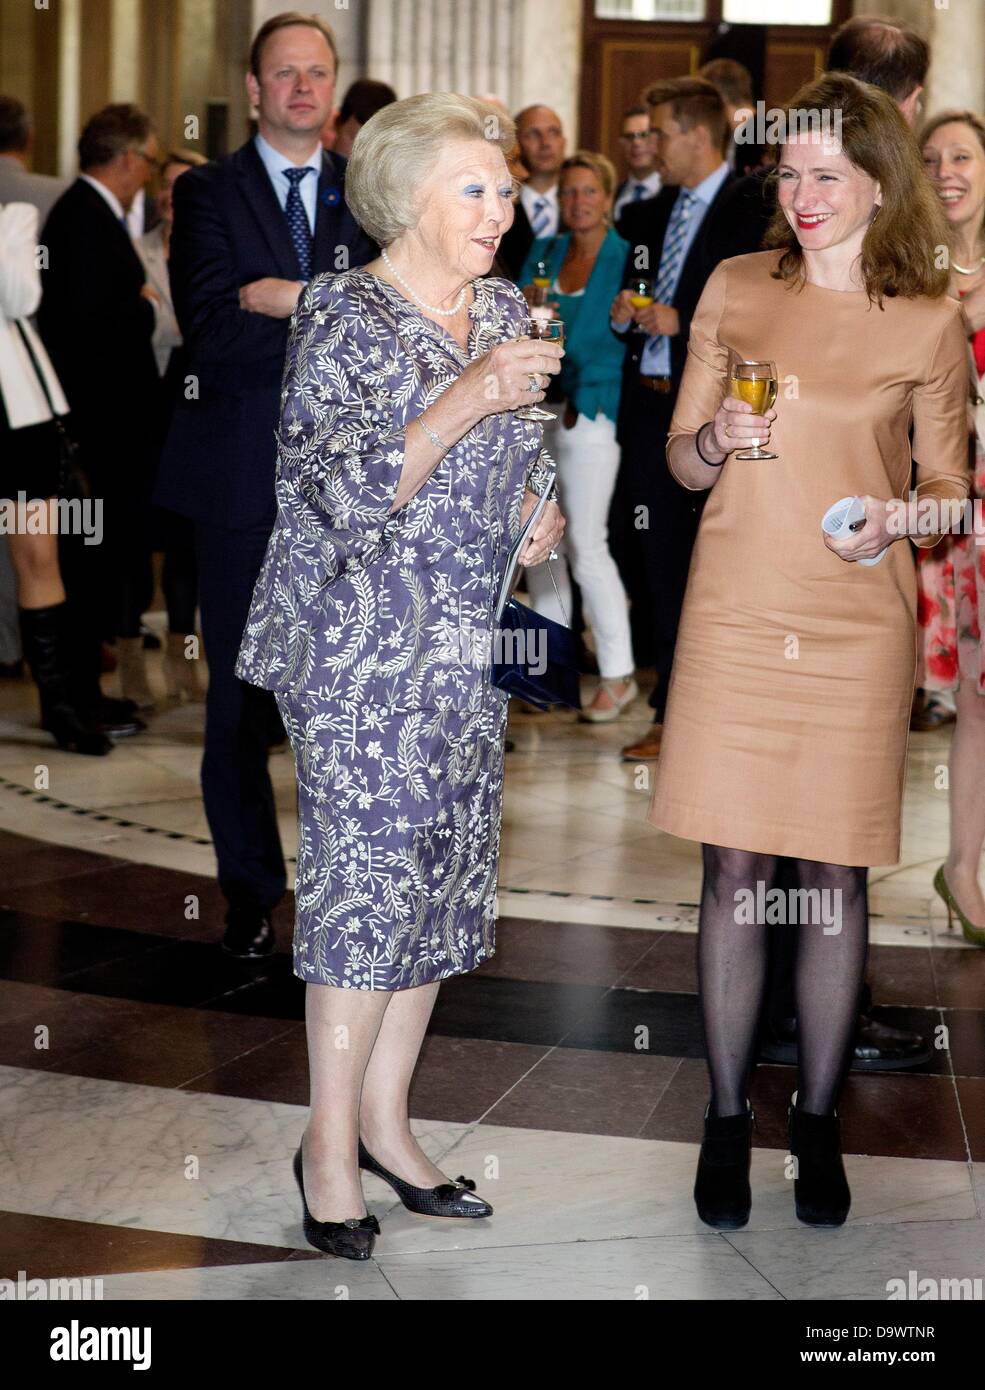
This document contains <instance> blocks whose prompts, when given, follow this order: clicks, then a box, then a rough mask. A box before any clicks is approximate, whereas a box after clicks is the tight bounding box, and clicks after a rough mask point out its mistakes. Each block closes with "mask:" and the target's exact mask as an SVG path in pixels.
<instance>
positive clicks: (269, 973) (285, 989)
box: [208, 954, 305, 1022]
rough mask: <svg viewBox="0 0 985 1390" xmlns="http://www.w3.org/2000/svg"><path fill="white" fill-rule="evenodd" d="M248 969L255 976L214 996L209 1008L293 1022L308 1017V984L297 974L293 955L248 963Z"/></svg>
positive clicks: (246, 969) (282, 955) (245, 969)
mask: <svg viewBox="0 0 985 1390" xmlns="http://www.w3.org/2000/svg"><path fill="white" fill-rule="evenodd" d="M245 973H250V974H252V975H253V979H252V980H250V981H249V982H247V983H244V984H243V985H242V986H241V987H240V988H239V989H234V990H229V991H228V992H226V993H225V994H222V995H221V996H220V995H217V996H215V997H213V998H211V999H210V1000H209V1001H208V1005H209V1008H210V1009H220V1010H221V1011H222V1012H224V1013H234V1014H238V1013H245V1014H253V1015H255V1016H256V1017H261V1016H262V1017H264V1018H286V1019H289V1020H291V1021H292V1022H298V1021H299V1020H302V1019H303V1018H304V991H305V984H304V981H303V980H299V979H298V977H297V975H295V974H294V971H293V968H292V963H291V957H290V956H289V955H284V954H278V955H276V956H274V957H273V958H272V959H268V960H266V961H263V962H262V963H260V964H258V965H256V966H253V967H245V966H244V974H245Z"/></svg>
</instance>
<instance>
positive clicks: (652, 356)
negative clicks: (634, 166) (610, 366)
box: [611, 77, 747, 762]
mask: <svg viewBox="0 0 985 1390" xmlns="http://www.w3.org/2000/svg"><path fill="white" fill-rule="evenodd" d="M644 95H645V99H646V102H647V105H648V106H649V108H650V129H651V131H652V132H653V135H654V139H655V142H656V150H657V165H658V168H659V170H660V175H661V178H662V179H663V182H664V185H665V187H664V188H663V189H662V190H661V192H660V193H659V194H658V195H657V197H656V198H652V199H649V200H648V201H642V202H639V203H637V204H636V206H632V205H630V207H629V208H627V209H626V211H625V213H624V214H623V218H622V222H621V223H620V232H621V235H622V236H624V237H625V238H626V240H627V241H628V242H629V247H630V249H629V255H628V257H627V260H626V276H625V281H624V284H626V285H627V286H628V285H629V284H630V282H631V281H632V279H633V278H634V277H636V276H645V277H647V278H648V279H650V280H651V281H653V282H654V289H653V303H652V304H649V305H647V306H646V307H645V308H634V307H633V305H632V303H631V300H630V293H629V290H628V289H624V290H622V291H621V292H620V293H619V295H618V296H617V297H616V299H615V301H614V303H613V306H612V311H611V313H612V327H613V330H614V331H615V332H617V333H622V334H623V335H625V338H626V360H625V365H624V367H623V381H622V395H621V398H620V405H619V420H618V422H617V437H618V440H619V443H620V445H621V447H622V461H621V464H620V475H619V482H618V485H617V489H616V494H615V497H614V499H613V505H612V513H611V521H612V532H613V537H614V540H615V543H616V550H615V552H614V553H617V554H618V556H619V558H620V559H621V561H622V563H623V565H624V567H625V570H624V579H625V582H626V587H627V589H628V591H629V593H630V596H631V599H632V601H633V642H634V648H635V649H636V658H637V665H649V664H651V663H652V664H653V665H654V666H655V667H656V672H657V682H656V685H655V687H654V690H653V693H652V695H651V696H650V704H651V705H652V706H653V714H654V722H653V725H652V726H651V728H650V729H649V730H648V731H647V733H646V735H645V736H644V737H643V738H642V739H639V740H637V741H636V742H634V743H631V744H629V745H628V746H627V747H626V748H624V749H623V758H624V759H625V760H626V761H627V762H637V761H640V760H644V759H650V758H656V757H657V756H658V755H659V752H660V737H661V733H662V730H663V711H664V703H665V701H666V698H667V686H668V683H669V680H670V669H671V664H672V662H673V657H674V646H675V643H676V641H677V624H678V619H679V617H680V610H681V604H682V603H683V601H684V589H685V586H686V583H687V571H688V565H689V563H690V560H691V549H692V546H693V545H694V538H695V535H696V533H697V527H698V520H699V518H700V509H701V504H702V502H703V500H704V497H705V493H701V492H687V491H685V489H684V488H682V487H681V486H680V485H679V484H678V483H677V482H675V480H674V479H673V478H672V477H671V475H670V473H669V472H668V469H667V463H666V458H665V452H664V451H665V448H666V443H667V430H668V428H669V426H670V420H671V416H672V415H673V412H674V403H675V401H676V399H677V391H678V388H679V386H680V382H681V377H682V375H683V373H684V362H685V359H686V357H687V340H688V333H689V331H690V325H691V315H692V314H693V312H694V310H695V308H696V307H697V303H698V300H699V299H700V297H701V291H702V290H703V289H704V286H705V281H706V280H707V279H708V276H709V275H710V274H711V272H712V270H713V269H714V265H715V262H714V261H713V260H712V259H711V256H710V255H709V250H708V247H709V236H710V234H711V232H712V231H713V230H714V229H715V223H716V209H717V208H718V206H719V204H720V203H721V199H722V193H723V191H724V190H725V189H726V188H727V187H728V186H729V184H730V183H731V182H732V175H731V174H730V173H729V167H728V164H727V162H726V160H725V157H724V150H725V147H726V141H727V140H728V139H730V138H731V131H730V129H729V125H728V118H727V115H726V110H725V104H724V102H723V101H722V98H721V96H720V95H719V93H718V92H717V91H716V90H715V88H714V87H713V86H712V85H711V83H710V82H705V81H703V80H702V79H700V78H692V77H680V78H671V79H668V80H666V81H662V82H656V83H654V84H653V86H651V87H649V88H648V89H647V91H646V93H645V94H644ZM727 233H728V229H727V228H725V229H724V234H722V233H719V234H717V235H716V236H715V238H714V244H715V246H716V247H717V248H719V254H720V255H721V256H722V257H723V258H724V256H726V255H735V254H739V252H740V251H742V250H745V249H747V248H745V247H738V248H736V250H734V251H733V250H732V249H730V248H729V246H728V235H727ZM630 330H632V331H630Z"/></svg>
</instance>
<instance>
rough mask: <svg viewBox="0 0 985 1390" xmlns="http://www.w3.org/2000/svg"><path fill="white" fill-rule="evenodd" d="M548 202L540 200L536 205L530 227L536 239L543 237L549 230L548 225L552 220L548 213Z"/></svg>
mask: <svg viewBox="0 0 985 1390" xmlns="http://www.w3.org/2000/svg"><path fill="white" fill-rule="evenodd" d="M548 207H549V204H548V201H547V199H546V198H538V199H537V201H536V202H535V203H534V215H533V217H532V218H531V221H530V226H531V229H532V230H533V234H534V236H535V237H538V236H543V235H544V233H545V231H546V230H547V224H548V223H549V222H550V220H551V215H550V213H549V212H548V210H547V209H548Z"/></svg>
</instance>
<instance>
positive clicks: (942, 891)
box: [934, 864, 985, 946]
mask: <svg viewBox="0 0 985 1390" xmlns="http://www.w3.org/2000/svg"><path fill="white" fill-rule="evenodd" d="M934 888H935V890H936V891H937V893H938V894H939V895H940V896H941V897H942V898H943V899H944V905H945V906H946V908H947V929H948V931H951V930H952V928H953V926H954V921H953V918H954V916H955V914H956V915H957V918H958V921H959V922H960V923H961V930H962V932H963V933H964V939H965V941H968V942H970V943H971V945H972V946H985V927H976V926H975V924H974V922H970V921H969V920H968V918H967V917H966V916H965V915H964V913H963V912H962V911H961V908H960V907H959V906H958V901H957V899H956V898H955V896H954V894H953V893H952V892H951V890H950V888H949V887H948V886H947V879H946V878H945V877H944V865H943V864H942V865H941V866H940V868H939V869H938V870H937V872H936V874H934Z"/></svg>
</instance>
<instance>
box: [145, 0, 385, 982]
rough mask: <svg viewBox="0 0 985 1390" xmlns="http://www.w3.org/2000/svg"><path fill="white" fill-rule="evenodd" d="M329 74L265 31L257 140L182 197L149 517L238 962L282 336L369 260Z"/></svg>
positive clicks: (257, 854) (265, 891)
mask: <svg viewBox="0 0 985 1390" xmlns="http://www.w3.org/2000/svg"><path fill="white" fill-rule="evenodd" d="M336 68H337V55H336V48H335V41H334V38H333V36H332V32H331V30H330V29H329V28H328V26H327V25H326V24H325V23H324V21H323V20H321V19H320V18H319V17H318V16H317V15H302V14H298V13H296V12H294V11H291V12H288V13H286V14H282V15H274V16H273V17H272V18H270V19H268V20H267V21H266V22H265V23H264V25H263V26H262V27H261V28H260V30H259V31H258V33H257V35H256V38H255V39H254V41H253V47H252V50H251V53H250V71H249V73H248V74H247V78H246V85H247V90H248V92H249V96H250V100H251V102H252V103H253V105H254V106H255V107H256V109H257V127H258V129H257V135H256V137H255V138H254V139H252V140H248V141H247V142H246V144H245V145H243V146H241V147H240V148H239V149H238V150H236V151H234V152H233V154H231V155H229V156H228V157H227V158H226V159H222V160H219V161H218V162H216V163H214V164H209V165H205V166H204V167H203V168H201V169H189V170H188V171H187V173H185V174H183V175H182V177H181V178H180V179H178V180H177V182H176V184H175V190H174V230H173V232H172V234H171V256H170V263H169V268H170V275H171V287H172V291H173V294H174V306H175V311H176V313H177V316H178V322H179V324H180V327H181V332H182V336H183V338H184V343H185V348H186V350H187V352H188V358H189V377H186V381H188V380H189V379H190V380H191V381H192V382H193V383H194V387H193V389H191V390H186V391H185V392H183V393H182V395H181V397H180V399H179V400H178V402H177V405H176V408H175V411H174V416H173V418H172V423H171V430H170V433H169V436H168V440H167V445H166V447H165V452H164V457H163V459H162V465H161V472H160V475H159V478H158V485H157V491H156V494H155V500H156V501H158V502H159V503H160V504H161V505H162V506H165V507H170V508H171V509H172V510H173V511H176V512H178V513H180V514H182V515H184V516H190V517H191V518H192V519H193V520H194V522H195V537H196V542H195V544H196V554H197V558H198V573H199V602H200V609H201V615H202V636H203V638H204V640H205V655H206V658H207V660H208V663H209V689H208V701H207V704H206V711H205V752H204V756H203V759H202V792H203V796H204V800H205V812H206V816H207V817H208V822H209V829H210V830H211V832H212V839H213V841H214V844H215V851H216V859H217V862H218V870H219V886H220V888H221V889H222V892H223V895H224V897H225V899H226V902H227V904H228V910H227V914H226V932H225V935H224V938H223V946H224V948H225V950H226V951H227V952H229V953H230V954H232V955H236V956H240V957H243V958H246V959H253V958H257V957H262V956H264V955H266V954H267V953H269V952H270V951H271V950H272V948H273V944H274V934H273V930H272V924H271V920H270V914H271V911H272V909H273V907H274V906H275V904H276V903H277V902H278V901H279V900H280V898H281V897H282V896H283V894H284V890H285V886H286V870H285V864H284V856H283V852H282V850H281V844H280V836H279V833H278V828H277V810H276V807H275V805H274V795H273V788H272V786H271V782H270V775H269V773H268V770H267V753H268V749H269V746H270V744H271V743H272V742H273V741H275V739H276V737H277V735H278V734H280V735H281V736H283V730H282V729H281V728H280V721H279V718H278V716H277V709H276V705H275V703H274V699H273V696H272V695H271V694H270V692H269V691H266V690H258V689H257V688H256V687H255V686H251V685H247V683H246V682H245V681H241V680H240V679H239V677H238V676H237V675H236V674H235V670H234V666H235V660H236V654H237V652H238V650H239V643H240V639H241V637H242V634H243V628H244V626H245V623H246V616H247V612H248V610H249V605H250V601H251V599H252V597H253V587H254V584H255V583H256V579H257V575H258V573H259V571H260V566H261V563H262V561H263V557H264V553H265V551H266V548H267V541H268V540H269V538H270V532H271V528H272V527H273V523H274V518H275V517H276V514H277V503H276V496H275V493H274V481H275V471H276V462H277V454H276V447H275V442H274V435H275V430H276V428H277V424H278V421H279V418H280V387H281V379H282V376H283V372H284V357H285V352H286V348H287V334H288V324H289V321H290V318H291V315H292V314H293V312H294V309H295V306H296V305H297V302H298V297H299V295H300V294H301V292H302V291H303V290H304V288H305V285H306V283H307V282H308V281H309V280H310V279H311V278H312V277H313V276H316V275H319V274H322V273H324V272H333V271H342V270H348V269H350V268H354V267H357V266H361V265H365V264H366V262H367V261H369V260H371V259H372V257H373V256H374V255H375V254H376V253H377V252H376V247H375V244H374V243H373V242H371V241H369V240H368V239H367V237H366V236H365V235H364V233H363V232H362V231H361V229H360V228H359V226H358V225H357V223H356V221H355V219H354V218H353V216H352V214H351V213H350V212H349V209H348V207H347V206H346V202H345V168H346V161H345V159H344V158H342V156H341V155H337V154H330V153H328V152H327V151H323V150H322V147H321V140H320V132H321V129H322V127H323V126H324V124H325V120H326V118H327V117H328V115H329V113H330V112H331V110H332V108H333V102H334V97H335V76H336Z"/></svg>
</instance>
